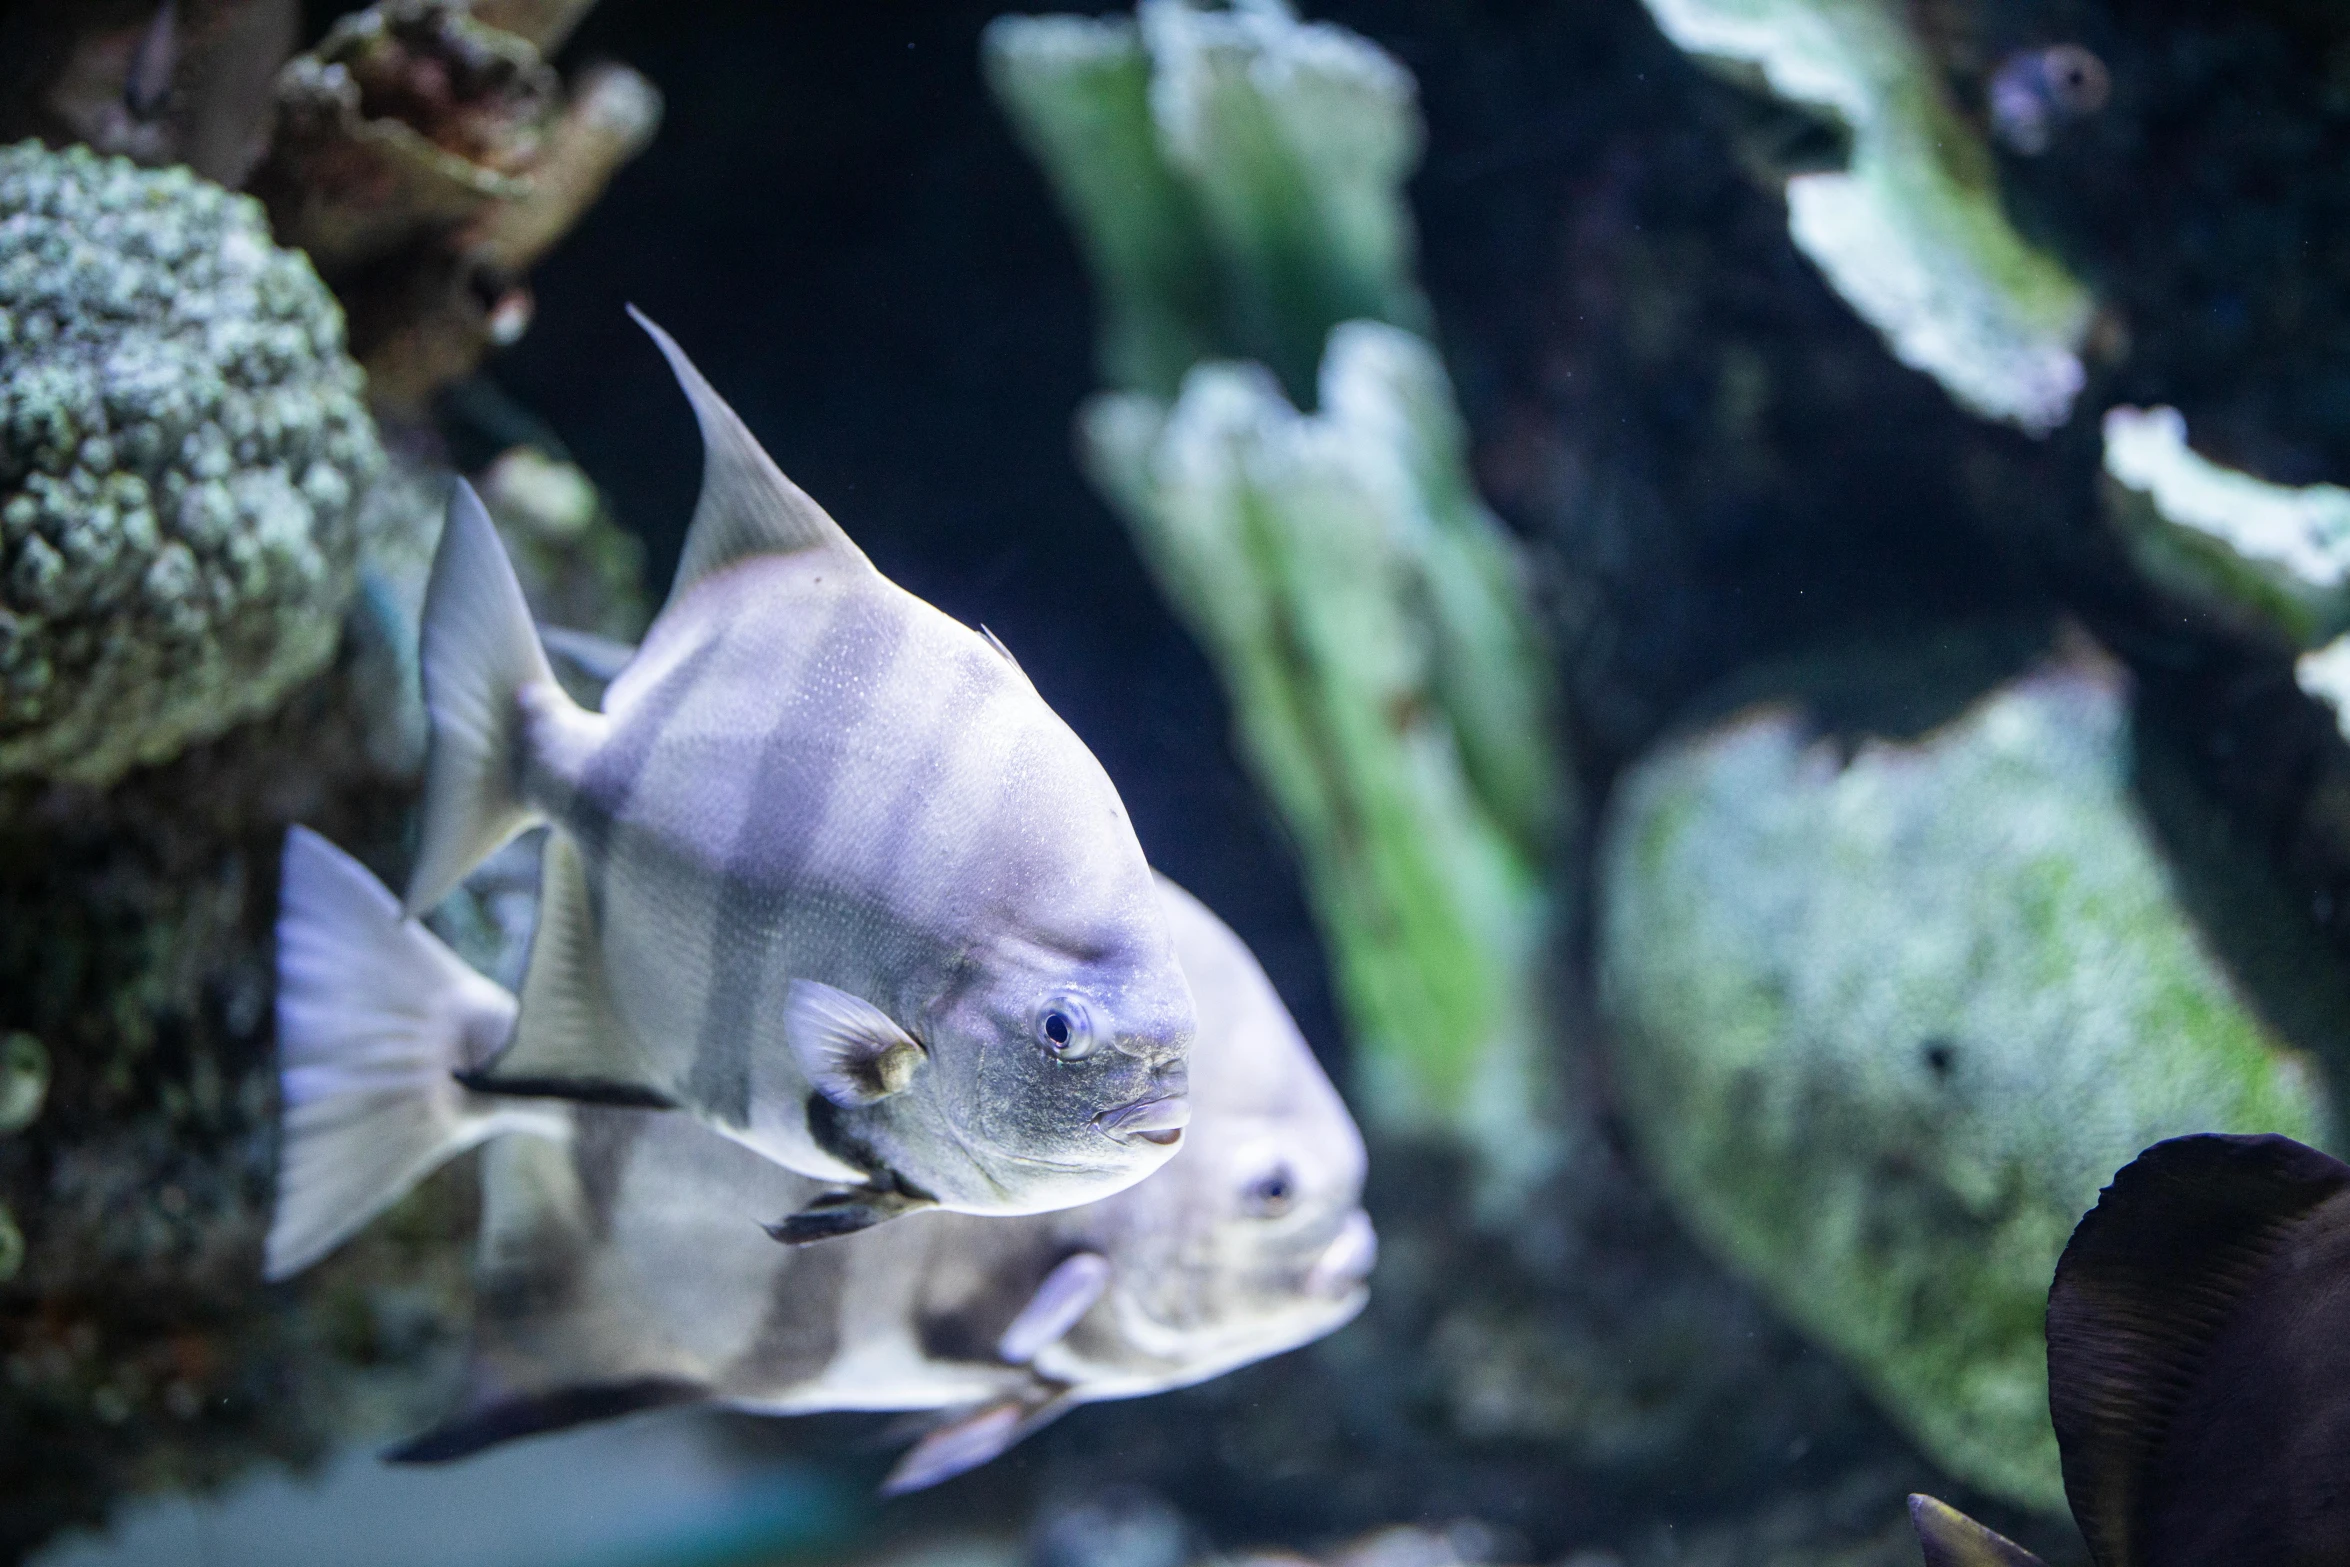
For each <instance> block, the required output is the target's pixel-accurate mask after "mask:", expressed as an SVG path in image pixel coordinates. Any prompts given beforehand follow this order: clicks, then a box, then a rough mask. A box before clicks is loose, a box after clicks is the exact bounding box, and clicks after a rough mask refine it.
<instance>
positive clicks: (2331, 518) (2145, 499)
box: [2105, 407, 2350, 649]
mask: <svg viewBox="0 0 2350 1567" xmlns="http://www.w3.org/2000/svg"><path fill="white" fill-rule="evenodd" d="M2105 473H2106V477H2107V478H2108V479H2109V480H2110V481H2111V483H2112V486H2113V487H2114V488H2113V491H2112V492H2111V493H2110V494H2109V500H2110V501H2111V502H2112V507H2111V509H2112V511H2113V512H2114V514H2115V517H2116V520H2117V521H2118V522H2120V524H2121V525H2122V528H2123V531H2124V535H2125V537H2126V538H2127V540H2128V542H2129V543H2130V545H2131V547H2132V550H2133V553H2134V554H2135V555H2136V556H2137V558H2138V562H2139V565H2140V566H2141V568H2142V569H2144V570H2145V571H2146V572H2147V574H2148V575H2150V576H2152V577H2153V578H2154V579H2155V580H2156V581H2158V582H2160V583H2162V584H2163V585H2164V586H2166V587H2168V588H2170V589H2171V590H2172V591H2174V592H2177V593H2180V594H2183V595H2185V596H2187V597H2189V598H2191V599H2194V600H2196V601H2197V602H2198V603H2200V604H2202V605H2203V606H2204V607H2205V608H2207V609H2209V610H2211V611H2212V612H2213V613H2215V614H2218V615H2220V616H2222V617H2223V618H2225V619H2227V620H2229V621H2231V622H2232V623H2235V624H2236V625H2238V626H2239V627H2240V628H2242V629H2246V630H2249V631H2251V632H2252V633H2253V634H2255V635H2262V634H2265V635H2267V636H2269V637H2271V638H2275V639H2282V640H2283V641H2285V642H2287V643H2288V644H2290V645H2291V646H2293V647H2294V648H2296V649H2300V648H2308V647H2314V646H2315V645H2317V644H2318V643H2320V642H2322V641H2324V640H2326V639H2327V638H2328V637H2331V636H2333V635H2336V634H2337V633H2339V632H2342V631H2346V630H2350V490H2346V489H2343V488H2341V487H2340V486H2338V485H2332V484H2311V485H2303V486H2299V487H2295V486H2290V485H2282V484H2271V483H2269V482H2268V481H2266V480H2264V479H2257V478H2254V477H2253V476H2252V475H2251V474H2248V473H2242V472H2239V471H2238V470H2236V469H2234V468H2226V467H2222V466H2221V465H2220V464H2218V463H2215V462H2213V461H2211V460H2210V459H2209V458H2207V457H2203V456H2201V455H2199V454H2198V453H2197V452H2196V451H2195V450H2194V449H2193V448H2192V447H2190V446H2189V445H2188V444H2187V421H2186V419H2185V418H2184V417H2183V416H2181V414H2180V413H2179V411H2178V410H2177V409H2175V408H2127V407H2123V408H2113V409H2109V410H2107V412H2106V415H2105Z"/></svg>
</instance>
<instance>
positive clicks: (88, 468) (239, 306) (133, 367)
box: [0, 142, 383, 784]
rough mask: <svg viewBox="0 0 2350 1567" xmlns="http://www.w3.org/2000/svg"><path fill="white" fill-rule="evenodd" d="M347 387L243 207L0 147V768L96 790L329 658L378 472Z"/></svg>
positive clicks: (338, 331) (289, 269)
mask: <svg viewBox="0 0 2350 1567" xmlns="http://www.w3.org/2000/svg"><path fill="white" fill-rule="evenodd" d="M362 386H363V378H362V376H361V373H360V371H359V368H358V366H356V365H355V364H353V363H352V362H351V360H350V358H349V357H348V356H347V355H346V354H345V353H344V351H343V318H342V312H341V310H340V309H339V308H338V307H337V306H336V304H335V302H334V298H333V296H332V295H330V294H329V293H328V292H327V291H326V288H325V286H324V285H323V284H321V283H320V282H319V281H318V277H317V274H316V273H314V272H313V271H312V270H311V268H310V264H309V262H308V261H307V260H305V259H304V258H303V257H302V256H301V255H299V254H298V253H296V252H293V251H288V250H280V249H279V248H277V247H276V246H275V245H273V244H271V243H270V239H269V231H268V227H267V225H266V223H265V222H264V220H263V217H262V213H261V208H260V207H259V206H258V205H257V204H256V203H254V202H253V201H251V200H249V199H247V198H245V197H242V196H236V195H232V194H230V193H229V192H227V191H225V190H222V189H220V188H219V187H217V186H214V185H210V184H207V183H206V182H204V181H203V180H200V179H198V178H196V177H195V176H194V175H192V174H190V173H188V172H187V171H186V170H185V169H165V170H146V169H140V168H138V167H136V166H134V165H132V164H131V163H129V162H127V161H125V160H123V159H120V158H101V157H98V156H96V155H95V154H92V153H90V152H89V151H87V150H86V149H81V148H74V149H69V150H67V151H63V152H50V151H46V150H44V149H43V148H42V147H41V146H40V145H39V144H38V143H33V142H25V143H22V144H19V145H17V146H14V147H6V148H0V774H25V773H35V774H42V775H46V776H48V777H52V778H58V779H65V780H71V781H75V782H84V783H101V784H102V783H106V782H109V781H111V780H112V779H114V778H116V777H118V776H119V775H121V774H122V773H124V772H125V771H127V770H129V769H130V768H132V767H134V766H138V765H141V764H144V763H150V762H156V761H161V760H163V759H165V758H167V757H169V756H171V755H173V754H174V753H176V752H177V751H179V750H180V749H181V748H182V747H183V746H185V745H186V744H188V743H189V742H190V741H192V740H196V739H201V738H203V737H206V736H208V735H212V734H217V733H219V732H220V731H221V730H223V729H226V728H228V727H229V726H230V725H231V724H234V723H236V722H238V721H240V720H242V719H245V718H248V717H252V716H255V715H257V714H260V713H263V712H266V711H268V710H269V709H271V708H272V707H274V706H275V705H276V704H277V702H278V700H279V699H280V698H281V697H283V696H284V695H285V693H286V691H287V690H288V689H289V688H290V687H292V686H293V685H294V684H296V683H297V682H299V681H300V680H302V679H303V678H304V677H306V676H308V675H309V674H311V673H312V672H313V671H315V670H316V669H318V668H319V666H320V665H322V664H323V663H324V662H325V661H326V659H327V658H328V656H329V655H330V654H331V653H332V652H333V651H334V646H335V639H336V636H337V632H338V628H339V625H340V617H341V611H342V608H343V605H344V601H345V600H346V598H347V597H348V595H349V593H350V591H351V584H352V569H353V560H354V557H355V555H356V553H357V531H356V517H357V513H358V503H359V500H360V498H361V496H362V495H363V493H364V492H365V490H366V487H367V485H368V484H369V483H370V482H371V481H372V480H373V479H374V477H375V475H376V473H377V472H378V470H379V469H380V467H381V465H382V462H383V454H382V451H381V449H380V447H379V446H378V445H377V442H376V438H375V430H374V426H373V424H372V423H371V422H370V421H369V419H368V416H367V411H366V408H365V406H364V405H363V403H362V401H361V392H362Z"/></svg>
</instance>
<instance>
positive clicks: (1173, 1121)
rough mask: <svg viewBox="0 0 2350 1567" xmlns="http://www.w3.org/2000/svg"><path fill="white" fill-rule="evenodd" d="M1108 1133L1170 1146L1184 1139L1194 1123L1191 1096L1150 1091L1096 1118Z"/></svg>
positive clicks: (1129, 1139) (1124, 1140) (1120, 1137)
mask: <svg viewBox="0 0 2350 1567" xmlns="http://www.w3.org/2000/svg"><path fill="white" fill-rule="evenodd" d="M1093 1124H1094V1125H1095V1126H1096V1127H1098V1128H1099V1129H1100V1130H1101V1131H1102V1133H1103V1134H1104V1135H1105V1136H1109V1137H1113V1138H1115V1139H1117V1140H1118V1141H1119V1142H1122V1143H1125V1142H1146V1143H1156V1144H1158V1145H1159V1146H1160V1147H1162V1148H1171V1147H1173V1146H1174V1145H1175V1144H1176V1143H1178V1142H1181V1141H1182V1140H1183V1129H1184V1128H1185V1127H1187V1126H1189V1125H1190V1124H1191V1099H1190V1097H1189V1096H1188V1095H1185V1094H1150V1095H1146V1096H1145V1097H1143V1098H1141V1099H1136V1100H1133V1101H1131V1102H1129V1103H1127V1104H1122V1105H1119V1106H1117V1107H1115V1108H1113V1109H1109V1110H1104V1111H1103V1112H1102V1113H1101V1114H1099V1115H1097V1116H1095V1117H1094V1118H1093Z"/></svg>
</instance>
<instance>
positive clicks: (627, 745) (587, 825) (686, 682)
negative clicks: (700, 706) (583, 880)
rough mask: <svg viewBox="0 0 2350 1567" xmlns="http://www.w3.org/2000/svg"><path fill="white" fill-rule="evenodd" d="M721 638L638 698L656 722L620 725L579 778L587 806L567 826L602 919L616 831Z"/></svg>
mask: <svg viewBox="0 0 2350 1567" xmlns="http://www.w3.org/2000/svg"><path fill="white" fill-rule="evenodd" d="M719 640H720V639H719V638H717V637H711V638H709V639H707V640H706V641H704V642H703V643H702V645H701V646H699V647H697V648H695V649H694V650H693V651H692V652H690V653H688V654H686V656H685V657H684V658H682V659H679V660H678V662H677V666H676V667H675V668H674V669H671V670H670V671H669V672H668V673H667V674H665V675H663V676H662V677H661V678H660V680H659V681H658V682H657V683H656V684H655V685H654V686H653V688H652V689H651V690H650V691H647V692H646V693H645V694H644V695H643V696H641V697H639V698H638V699H637V701H636V706H638V707H639V708H641V709H643V710H644V711H645V712H646V713H647V714H649V715H655V716H653V717H652V721H651V722H648V723H641V724H624V725H621V726H619V727H618V729H617V730H616V731H615V733H614V734H613V736H612V738H611V739H610V740H608V741H607V742H606V743H605V744H604V745H602V746H600V747H599V748H598V749H597V751H596V753H595V755H594V756H592V757H590V758H589V759H588V765H587V771H586V774H585V775H584V776H583V777H582V778H581V779H580V781H579V795H580V798H581V800H582V801H584V802H585V805H586V807H587V808H586V809H584V810H577V809H575V810H573V811H571V812H569V813H567V814H566V815H565V817H564V821H563V827H564V830H565V831H567V832H569V833H570V834H571V838H572V841H573V842H574V843H576V844H578V845H579V853H580V858H581V859H582V860H583V861H584V862H585V864H586V866H587V874H588V895H589V897H590V899H591V900H592V901H593V903H594V905H595V907H594V909H593V910H592V911H591V912H594V913H595V914H596V915H597V916H598V918H599V919H600V918H601V916H602V909H603V902H604V878H605V867H606V865H607V863H608V851H609V850H610V848H611V844H612V830H613V828H614V826H615V825H616V824H617V823H618V822H619V821H620V819H621V817H622V816H623V815H624V814H625V813H626V812H627V810H628V808H629V806H630V805H631V804H633V803H634V802H635V800H636V792H637V790H638V788H639V787H640V786H642V784H643V783H644V778H645V770H646V768H648V767H650V766H651V765H652V761H653V758H654V756H655V755H657V754H658V753H659V751H660V749H661V737H662V736H663V735H664V734H666V733H667V732H668V729H669V719H670V716H671V715H673V714H675V713H677V712H678V711H679V710H680V709H682V708H683V707H684V706H685V704H686V702H687V701H688V700H690V699H691V698H692V696H693V694H694V691H695V689H696V687H698V686H699V685H700V684H701V682H702V680H703V679H704V678H705V677H706V676H707V675H708V674H709V673H710V670H711V668H712V665H713V663H714V661H715V659H716V657H717V653H718V645H719Z"/></svg>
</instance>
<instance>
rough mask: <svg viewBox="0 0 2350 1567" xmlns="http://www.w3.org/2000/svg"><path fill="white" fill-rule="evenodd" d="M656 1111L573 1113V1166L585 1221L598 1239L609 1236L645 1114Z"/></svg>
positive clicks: (640, 1135)
mask: <svg viewBox="0 0 2350 1567" xmlns="http://www.w3.org/2000/svg"><path fill="white" fill-rule="evenodd" d="M660 1113H661V1112H659V1111H642V1110H635V1111H632V1110H582V1111H575V1112H573V1123H572V1124H573V1132H572V1138H571V1149H572V1152H571V1161H572V1169H573V1170H574V1171H575V1172H577V1174H578V1176H579V1189H580V1194H581V1195H582V1196H583V1197H585V1198H586V1200H587V1213H588V1223H589V1225H590V1226H591V1227H592V1229H593V1231H594V1234H595V1237H596V1239H597V1240H599V1241H603V1240H610V1239H611V1238H612V1218H613V1215H614V1214H616V1213H617V1212H618V1211H619V1208H620V1193H621V1189H622V1187H623V1186H624V1185H625V1184H626V1181H627V1176H628V1165H629V1161H630V1159H631V1158H632V1157H633V1156H634V1155H635V1153H636V1148H637V1144H638V1142H639V1141H640V1140H642V1138H643V1137H644V1135H645V1129H646V1122H645V1117H646V1116H647V1115H658V1114H660Z"/></svg>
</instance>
